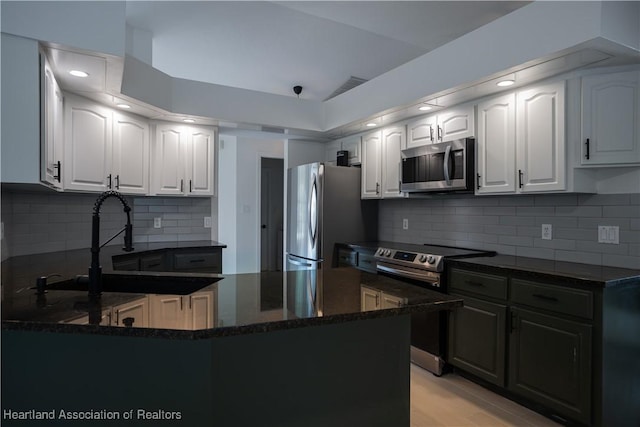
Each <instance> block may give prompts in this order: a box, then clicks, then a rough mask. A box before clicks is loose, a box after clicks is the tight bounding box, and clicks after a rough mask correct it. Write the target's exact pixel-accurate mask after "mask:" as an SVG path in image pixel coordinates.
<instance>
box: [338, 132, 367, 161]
mask: <svg viewBox="0 0 640 427" xmlns="http://www.w3.org/2000/svg"><path fill="white" fill-rule="evenodd" d="M361 146H362V138H361V137H359V136H351V137H349V138H345V139H343V140H342V149H343V150H347V151H348V152H349V166H351V165H359V164H360V163H361V162H362V156H361Z"/></svg>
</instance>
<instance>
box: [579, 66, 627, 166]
mask: <svg viewBox="0 0 640 427" xmlns="http://www.w3.org/2000/svg"><path fill="white" fill-rule="evenodd" d="M581 130H582V135H581V137H582V139H581V143H582V147H581V153H582V155H581V161H580V163H581V164H582V165H618V164H619V165H628V164H630V163H631V164H634V163H635V164H638V163H640V71H626V72H620V73H609V74H597V75H590V76H585V77H583V78H582V120H581Z"/></svg>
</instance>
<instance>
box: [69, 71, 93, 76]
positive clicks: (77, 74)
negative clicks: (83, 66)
mask: <svg viewBox="0 0 640 427" xmlns="http://www.w3.org/2000/svg"><path fill="white" fill-rule="evenodd" d="M69 74H71V75H72V76H75V77H89V73H86V72H84V71H81V70H71V71H69Z"/></svg>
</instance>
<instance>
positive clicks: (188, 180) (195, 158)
mask: <svg viewBox="0 0 640 427" xmlns="http://www.w3.org/2000/svg"><path fill="white" fill-rule="evenodd" d="M214 141H215V131H214V130H213V129H211V128H208V127H201V126H200V127H196V126H183V125H179V124H176V123H158V124H156V127H155V139H154V144H153V148H152V168H151V172H152V189H151V192H152V194H161V195H185V196H188V195H192V196H210V195H213V193H214V191H213V189H214V164H215V158H214V156H215V153H214V147H215V143H214Z"/></svg>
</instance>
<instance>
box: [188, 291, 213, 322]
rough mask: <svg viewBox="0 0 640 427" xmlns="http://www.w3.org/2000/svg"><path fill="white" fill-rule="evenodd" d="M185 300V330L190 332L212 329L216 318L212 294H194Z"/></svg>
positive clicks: (211, 292)
mask: <svg viewBox="0 0 640 427" xmlns="http://www.w3.org/2000/svg"><path fill="white" fill-rule="evenodd" d="M187 298H188V299H189V311H188V312H187V328H188V329H192V330H195V329H209V328H213V327H214V326H215V318H216V314H215V302H216V298H215V296H214V292H213V291H202V292H196V293H194V294H192V295H189V296H188V297H187Z"/></svg>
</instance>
